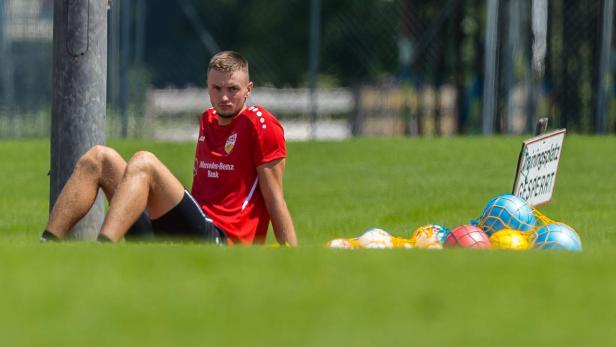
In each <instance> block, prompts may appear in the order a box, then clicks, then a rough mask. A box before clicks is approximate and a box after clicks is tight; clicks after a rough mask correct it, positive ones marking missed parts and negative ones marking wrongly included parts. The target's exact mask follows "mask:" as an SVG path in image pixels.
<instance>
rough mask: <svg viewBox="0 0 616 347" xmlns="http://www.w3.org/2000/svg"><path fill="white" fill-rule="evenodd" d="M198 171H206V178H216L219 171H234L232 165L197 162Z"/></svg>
mask: <svg viewBox="0 0 616 347" xmlns="http://www.w3.org/2000/svg"><path fill="white" fill-rule="evenodd" d="M199 169H207V177H209V178H218V177H219V171H235V165H234V164H225V163H223V162H218V163H216V162H205V161H203V160H202V161H200V162H199Z"/></svg>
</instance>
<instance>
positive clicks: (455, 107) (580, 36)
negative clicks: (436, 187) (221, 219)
mask: <svg viewBox="0 0 616 347" xmlns="http://www.w3.org/2000/svg"><path fill="white" fill-rule="evenodd" d="M542 4H543V5H544V6H545V10H546V11H545V14H544V15H545V16H546V18H547V22H546V21H544V22H543V23H544V24H545V25H544V28H543V29H542V28H541V25H540V24H541V23H539V26H538V24H537V23H535V24H534V26H533V18H534V19H535V20H537V18H541V17H537V13H541V11H538V10H537V8H539V10H540V9H541V8H540V7H541V6H542ZM490 6H492V7H490ZM311 9H312V10H313V11H312V13H318V17H315V16H310V15H309V14H310V13H311ZM315 9H316V10H315ZM613 11H614V6H613V0H602V1H595V2H587V1H583V0H568V1H545V0H522V1H517V0H502V1H493V0H489V1H485V2H482V1H474V0H446V1H420V0H387V1H385V0H365V1H361V2H358V1H352V0H339V1H335V2H325V1H322V0H303V1H300V0H271V1H269V2H268V5H267V6H266V7H264V6H263V4H262V2H260V1H257V0H251V1H242V2H241V6H240V2H239V1H222V0H214V1H207V2H201V1H194V0H173V1H168V0H149V1H146V0H134V1H128V0H117V1H113V2H112V6H111V8H110V11H109V58H108V68H109V72H108V76H109V77H108V93H107V94H108V112H107V119H106V132H107V136H108V137H120V136H130V137H154V138H159V139H189V138H190V139H192V138H191V136H194V128H193V127H194V126H195V123H196V119H197V117H198V114H199V113H200V111H201V110H202V109H203V108H205V107H207V106H208V104H209V99H208V97H207V94H206V91H205V90H204V89H202V88H203V86H204V83H205V69H206V65H207V61H208V60H209V58H210V57H211V55H212V53H213V52H215V51H216V50H218V49H234V50H238V51H240V52H241V53H243V54H244V55H245V56H246V57H247V58H248V59H249V61H250V63H251V77H252V80H253V81H255V85H256V90H255V94H254V96H253V97H252V98H251V100H250V102H254V103H259V104H263V105H264V106H265V107H268V108H269V109H271V110H272V111H273V112H274V113H275V114H276V115H277V116H279V117H280V118H281V119H282V121H283V123H284V124H285V127H286V128H287V134H288V135H289V136H290V137H292V138H297V139H306V138H311V137H315V138H345V137H348V136H417V135H442V136H446V135H451V134H458V133H462V134H469V133H470V134H473V133H481V132H486V131H485V130H486V129H485V128H483V127H484V123H485V122H486V115H482V109H485V107H486V105H488V104H489V105H493V110H494V111H493V112H490V115H489V116H490V117H491V118H489V119H488V123H487V124H488V127H489V129H490V130H491V131H493V132H496V133H522V132H528V131H530V130H531V129H530V128H531V127H532V125H533V120H534V118H536V117H537V115H541V116H543V115H549V116H550V117H551V120H552V122H553V126H562V127H567V128H569V129H570V130H571V131H576V132H584V133H595V132H603V131H608V132H615V131H616V115H615V114H614V111H613V109H614V108H613V107H610V106H611V105H612V104H613V103H614V101H615V100H616V99H615V90H616V84H615V81H614V79H613V72H614V67H613V66H612V65H613V64H612V61H616V59H613V57H614V56H613V55H612V54H611V53H612V51H613V46H614V45H613V43H612V41H613V37H612V35H611V32H612V30H613V28H614V24H613V19H612V15H613ZM52 25H53V0H0V66H1V70H0V137H3V138H6V137H32V136H38V137H41V136H42V137H44V136H48V134H49V123H50V110H51V93H52V90H51V86H52V83H51V78H52V71H51V70H52V68H51V67H52ZM311 28H312V30H311ZM316 29H318V30H316ZM542 33H543V34H544V35H545V41H544V42H545V46H544V47H543V49H544V51H545V54H544V57H543V58H542V59H541V62H542V69H541V71H540V73H537V70H536V68H533V59H535V60H536V59H537V56H538V52H539V53H540V52H541V49H542V48H541V44H540V43H541V42H542V41H541V35H542ZM488 34H489V35H488ZM311 47H316V50H315V51H312V54H311V51H310V49H311ZM539 56H541V54H539ZM610 57H611V58H610ZM488 63H490V64H488ZM310 67H312V70H311V69H310ZM311 72H312V73H311ZM315 72H316V73H315ZM492 82H493V83H492ZM311 87H315V88H316V89H311ZM487 88H492V89H487ZM487 91H491V93H487ZM602 91H603V93H602ZM486 97H489V98H490V99H489V100H492V103H487V102H486V100H487V99H486ZM314 111H316V112H314ZM313 112H314V113H313ZM313 114H314V115H316V117H313ZM602 124H605V126H602ZM191 129H192V130H191Z"/></svg>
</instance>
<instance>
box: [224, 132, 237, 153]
mask: <svg viewBox="0 0 616 347" xmlns="http://www.w3.org/2000/svg"><path fill="white" fill-rule="evenodd" d="M235 140H237V133H233V134H231V136H229V138H228V139H227V142H226V143H225V152H227V154H230V153H231V151H232V150H233V147H234V146H235Z"/></svg>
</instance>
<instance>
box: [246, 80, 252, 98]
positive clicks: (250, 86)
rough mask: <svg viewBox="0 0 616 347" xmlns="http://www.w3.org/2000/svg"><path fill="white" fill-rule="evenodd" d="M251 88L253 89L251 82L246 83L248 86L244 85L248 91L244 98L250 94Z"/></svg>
mask: <svg viewBox="0 0 616 347" xmlns="http://www.w3.org/2000/svg"><path fill="white" fill-rule="evenodd" d="M252 87H253V84H252V82H248V85H246V89H247V90H248V91H247V92H246V97H248V94H250V92H252Z"/></svg>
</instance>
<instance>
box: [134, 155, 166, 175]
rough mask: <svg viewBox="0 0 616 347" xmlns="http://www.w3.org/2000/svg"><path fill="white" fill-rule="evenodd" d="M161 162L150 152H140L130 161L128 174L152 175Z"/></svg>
mask: <svg viewBox="0 0 616 347" xmlns="http://www.w3.org/2000/svg"><path fill="white" fill-rule="evenodd" d="M159 162H160V161H159V160H158V158H157V157H156V156H155V155H154V154H153V153H151V152H148V151H139V152H137V153H135V154H134V155H133V156H132V157H131V158H130V160H129V161H128V166H127V167H126V172H127V173H128V174H131V173H152V171H153V169H154V167H156V165H157V164H158V163H159Z"/></svg>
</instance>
